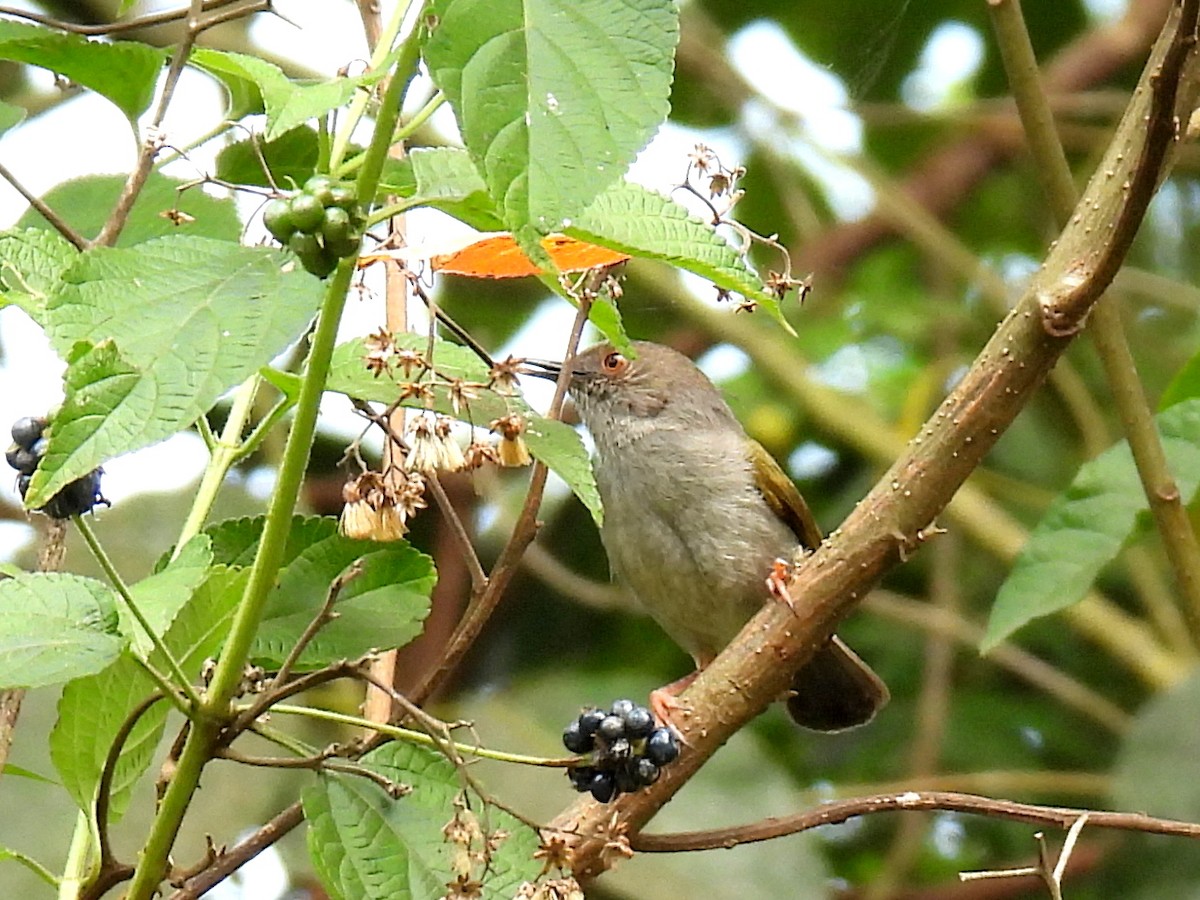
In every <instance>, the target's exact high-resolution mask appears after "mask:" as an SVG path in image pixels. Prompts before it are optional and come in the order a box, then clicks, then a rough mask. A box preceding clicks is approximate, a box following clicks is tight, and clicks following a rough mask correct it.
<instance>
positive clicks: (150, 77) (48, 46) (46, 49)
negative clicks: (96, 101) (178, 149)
mask: <svg viewBox="0 0 1200 900" xmlns="http://www.w3.org/2000/svg"><path fill="white" fill-rule="evenodd" d="M166 58H167V55H166V51H164V50H159V49H156V48H154V47H150V46H147V45H146V44H139V43H137V42H135V41H120V42H116V43H108V42H101V41H89V40H88V39H87V38H85V37H82V36H80V35H77V34H63V33H61V32H57V31H50V30H48V29H45V28H38V27H37V26H35V25H24V24H21V23H18V22H10V21H0V59H9V60H13V61H14V62H24V63H29V64H30V65H34V66H40V67H41V68H43V69H49V70H50V71H51V72H55V73H57V74H59V75H62V76H63V77H64V78H68V79H70V80H71V81H74V82H76V83H78V84H81V85H83V86H84V87H86V88H90V89H91V90H93V91H95V92H96V93H97V94H100V95H102V96H104V97H106V98H108V99H109V100H111V101H112V102H113V103H114V104H116V106H117V108H118V109H120V110H121V112H123V113H124V114H125V118H127V119H129V121H130V124H134V120H136V119H137V117H138V116H139V115H141V114H142V113H143V112H145V111H146V108H147V107H148V106H149V105H150V101H151V99H153V97H154V85H155V84H156V83H157V81H158V73H159V70H160V69H161V68H162V65H163V62H164V61H165V60H166Z"/></svg>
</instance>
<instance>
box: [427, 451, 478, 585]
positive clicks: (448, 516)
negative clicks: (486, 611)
mask: <svg viewBox="0 0 1200 900" xmlns="http://www.w3.org/2000/svg"><path fill="white" fill-rule="evenodd" d="M425 484H426V486H427V487H428V488H429V490H430V492H431V493H432V494H433V499H434V502H436V503H437V505H438V509H439V510H441V513H442V517H443V518H444V519H445V521H446V522H447V523H448V524H449V525H450V533H451V534H452V535H453V536H454V541H455V543H457V544H458V548H459V550H460V551H461V552H462V557H463V562H464V563H466V566H467V571H468V572H469V573H470V575H471V591H472V593H474V594H482V593H483V592H484V590H486V589H487V583H488V576H487V572H485V571H484V569H483V563H481V562H480V561H479V555H478V554H477V553H476V552H475V545H474V544H472V543H471V536H470V535H469V534H467V526H466V525H465V524H463V520H462V517H461V516H460V515H459V514H458V510H456V509H455V508H454V504H453V503H452V502H450V497H449V496H448V495H447V494H446V489H445V488H443V487H442V483H441V481H440V480H438V476H437V473H436V472H433V473H430V474H429V475H428V476H426V478H425Z"/></svg>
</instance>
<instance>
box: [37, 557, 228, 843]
mask: <svg viewBox="0 0 1200 900" xmlns="http://www.w3.org/2000/svg"><path fill="white" fill-rule="evenodd" d="M189 546H191V545H190V544H189ZM249 577H250V573H249V572H248V571H242V570H230V569H225V568H218V569H216V570H214V571H213V572H211V573H210V575H209V577H208V578H207V579H206V580H205V582H204V583H203V584H202V585H201V586H200V587H199V588H198V589H197V590H196V591H195V592H193V593H192V595H191V596H190V597H189V598H188V602H187V603H186V604H185V605H184V607H183V608H182V609H181V610H180V611H179V612H178V614H177V615H176V617H175V620H174V621H173V622H172V623H171V627H170V628H169V629H167V633H166V635H165V636H164V637H163V642H164V643H165V644H166V646H167V647H168V649H170V651H171V653H172V655H173V656H174V657H175V659H176V660H177V661H178V662H179V663H180V665H181V667H182V668H183V671H184V672H185V673H188V674H189V675H192V676H195V679H196V680H197V681H198V680H199V673H200V667H201V665H202V664H203V662H204V660H205V659H207V658H208V657H210V656H214V655H216V653H217V651H218V650H219V649H220V646H221V643H222V642H223V640H224V638H225V635H226V634H227V633H228V631H229V626H230V622H231V620H232V617H233V612H234V609H235V608H236V607H237V604H238V602H239V601H240V600H241V597H242V592H243V590H244V588H245V584H246V581H247V580H248V579H249ZM150 661H151V663H152V664H153V665H154V667H155V668H156V669H157V670H158V671H160V672H165V671H166V670H167V667H166V661H165V660H164V659H163V658H162V657H161V656H160V655H159V654H158V652H157V651H155V652H154V653H153V654H151V657H150ZM155 690H156V685H155V683H154V682H153V681H152V680H151V678H150V676H149V675H147V674H146V672H145V669H144V668H143V667H142V665H141V663H139V662H138V661H137V660H136V659H134V657H133V656H131V655H130V654H128V653H125V654H122V655H121V657H120V658H119V659H118V660H116V661H115V662H114V663H113V664H112V665H110V666H109V667H108V668H106V669H105V670H104V671H102V672H99V673H97V674H95V675H91V676H88V677H86V678H79V679H76V680H75V681H72V682H71V683H70V684H68V685H67V686H66V687H65V688H64V689H63V694H62V698H61V699H60V700H59V704H58V721H57V722H56V723H55V725H54V730H53V731H52V732H51V733H50V756H51V759H52V760H53V761H54V766H55V768H56V769H57V770H58V773H59V776H60V777H61V778H62V781H63V785H64V786H65V787H66V788H67V791H68V793H70V795H71V797H72V798H73V799H74V800H75V803H76V804H77V805H78V806H79V808H80V809H82V810H85V811H90V810H91V808H92V804H93V803H94V802H95V799H96V788H97V786H98V785H99V783H100V775H101V772H102V770H103V767H104V760H105V758H106V756H107V755H108V752H109V748H110V747H111V746H112V743H113V741H114V740H115V739H116V735H117V732H118V731H119V730H120V728H121V725H122V723H124V722H125V720H126V719H127V718H128V717H129V715H130V714H131V713H132V712H133V710H134V709H135V708H136V707H137V706H138V704H140V703H141V702H142V701H143V700H145V699H146V698H147V697H149V696H150V694H151V693H153V692H154V691H155ZM169 709H170V706H169V704H167V703H166V702H164V701H159V702H158V703H156V704H154V705H153V706H152V707H150V708H149V709H148V710H147V711H146V712H145V713H143V714H142V716H141V717H140V718H139V719H138V721H137V724H136V725H134V727H133V729H132V730H131V731H130V733H129V737H128V738H127V739H126V741H125V744H124V746H123V748H122V751H121V755H120V759H119V761H118V762H117V765H116V768H115V769H114V772H113V781H112V790H111V794H110V810H111V815H112V817H113V820H114V821H115V820H116V819H118V818H120V816H121V815H122V814H123V813H124V811H125V809H126V808H127V807H128V805H129V798H130V794H131V792H132V790H133V787H134V785H135V784H136V783H137V781H138V779H139V778H141V776H142V774H143V773H144V772H145V771H146V769H147V768H148V767H149V765H150V763H151V761H152V760H153V758H154V752H155V750H156V749H157V747H158V743H159V741H160V739H161V738H162V733H163V728H164V726H165V724H166V719H167V713H168V711H169Z"/></svg>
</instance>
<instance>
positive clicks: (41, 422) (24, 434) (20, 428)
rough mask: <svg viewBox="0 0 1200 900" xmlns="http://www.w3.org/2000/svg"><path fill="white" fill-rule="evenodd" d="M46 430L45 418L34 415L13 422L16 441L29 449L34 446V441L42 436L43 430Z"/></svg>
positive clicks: (13, 437) (13, 434) (13, 433)
mask: <svg viewBox="0 0 1200 900" xmlns="http://www.w3.org/2000/svg"><path fill="white" fill-rule="evenodd" d="M45 430H46V420H45V419H35V418H34V417H33V416H25V417H24V418H21V419H17V421H15V422H13V427H12V439H13V440H14V441H16V443H17V446H19V447H24V448H25V449H26V450H28V449H29V448H30V447H32V446H33V442H34V441H36V440H37V439H38V438H40V437H41V436H42V432H43V431H45Z"/></svg>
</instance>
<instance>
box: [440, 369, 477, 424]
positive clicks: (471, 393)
mask: <svg viewBox="0 0 1200 900" xmlns="http://www.w3.org/2000/svg"><path fill="white" fill-rule="evenodd" d="M479 388H480V386H479V385H477V384H475V383H474V382H471V381H464V380H463V379H461V378H452V379H451V380H450V382H449V383H448V384H447V385H446V389H447V391H448V393H449V394H450V408H451V409H452V410H454V414H455V415H456V416H457V415H458V414H459V413H460V412H462V408H463V407H464V406H466V405H468V404H469V403H470V402H471V401H472V400H474V399H475V398H476V397H478V396H479Z"/></svg>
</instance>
